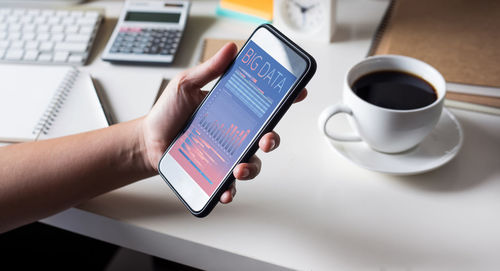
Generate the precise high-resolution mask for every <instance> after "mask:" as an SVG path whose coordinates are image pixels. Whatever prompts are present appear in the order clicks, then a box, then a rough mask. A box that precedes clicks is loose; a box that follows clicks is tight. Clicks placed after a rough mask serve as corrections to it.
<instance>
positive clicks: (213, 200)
mask: <svg viewBox="0 0 500 271" xmlns="http://www.w3.org/2000/svg"><path fill="white" fill-rule="evenodd" d="M262 28H264V29H265V30H267V31H269V32H270V34H272V36H274V37H275V38H277V40H278V41H279V42H280V43H281V44H284V45H285V46H286V47H287V48H288V49H290V50H291V51H293V52H294V53H295V54H296V55H297V56H298V57H300V58H302V59H303V60H304V61H305V68H304V70H303V71H302V72H301V74H300V76H298V77H297V80H296V81H295V82H294V84H293V85H292V86H291V87H290V90H289V91H288V93H287V94H286V95H285V96H284V97H283V99H282V101H281V102H280V103H279V104H278V106H277V107H276V108H275V109H274V112H273V113H272V114H271V115H270V116H269V117H268V119H267V121H266V123H264V125H263V126H262V127H261V128H260V129H259V131H258V132H257V134H256V136H255V137H254V138H253V140H252V141H251V142H250V144H249V145H248V147H247V148H246V149H245V151H244V152H243V153H242V155H241V156H240V158H239V159H238V160H237V161H236V163H235V164H234V165H233V166H232V167H231V169H230V170H229V172H228V173H227V174H226V177H225V178H224V180H223V181H222V182H221V184H220V185H219V186H218V187H217V189H216V190H215V191H214V193H212V195H211V196H209V197H208V200H207V201H206V203H205V204H204V205H203V207H202V208H201V209H200V210H195V209H193V208H192V207H191V205H190V204H189V203H188V202H187V201H186V200H185V198H184V196H183V195H181V193H179V192H178V189H176V187H175V186H174V185H173V184H171V182H170V181H169V180H168V178H167V177H166V176H165V174H164V173H163V172H162V170H161V169H162V163H163V161H164V160H165V157H166V155H167V154H168V152H169V151H170V149H171V147H172V146H173V145H174V143H175V142H176V141H177V139H178V138H179V137H180V136H181V135H182V134H183V133H184V132H185V130H186V128H187V127H189V125H190V124H191V122H192V121H193V119H194V116H195V115H196V113H197V112H198V111H199V109H200V108H201V106H202V105H203V104H204V103H205V101H206V99H207V98H208V97H209V95H210V93H209V94H208V95H207V96H206V97H205V99H204V100H203V101H202V102H201V103H200V105H199V106H198V108H196V110H195V111H194V113H193V114H192V115H191V117H190V118H189V120H188V121H187V123H186V125H185V129H183V130H182V131H181V132H180V133H179V134H178V135H177V136H176V138H175V139H174V140H173V141H172V143H171V144H170V146H169V147H168V148H167V150H166V151H165V152H164V154H163V155H162V157H161V159H160V161H159V163H158V171H159V173H160V175H161V176H162V178H163V179H164V181H165V182H166V183H167V184H168V185H169V186H170V188H171V189H172V190H173V191H174V192H175V194H176V195H177V197H179V199H180V200H181V201H182V202H183V204H184V205H185V206H186V207H187V208H188V209H189V211H190V212H191V213H192V214H193V215H195V216H197V217H203V216H206V215H208V213H210V211H211V210H212V209H213V208H214V207H215V205H216V204H217V202H218V201H219V198H220V196H221V195H222V193H223V192H224V191H226V190H227V189H228V187H229V185H230V184H231V183H232V182H233V181H234V179H235V178H234V175H233V174H232V171H233V170H234V167H236V165H238V164H239V163H241V162H244V161H248V159H249V158H250V157H251V156H252V155H253V154H254V153H255V152H256V151H257V149H258V141H259V140H260V138H261V137H262V135H264V134H265V133H267V132H269V131H271V130H272V129H273V128H274V126H275V125H276V124H277V123H278V121H279V120H280V119H281V117H282V116H283V115H284V113H285V112H286V111H287V110H288V108H289V107H290V105H291V104H292V103H293V101H294V100H295V98H296V97H297V96H298V94H299V93H300V91H301V90H302V89H303V88H304V87H305V85H306V84H307V82H309V80H310V79H311V77H312V76H313V74H314V72H315V71H316V62H315V60H314V58H313V57H312V56H310V55H309V54H308V53H307V52H305V51H304V50H303V49H301V48H300V47H299V46H297V45H296V44H295V43H293V42H292V41H291V40H289V39H288V38H287V37H286V36H284V35H283V34H282V33H280V32H279V31H278V30H277V29H276V28H274V27H273V26H272V25H269V24H263V25H260V26H259V27H257V28H256V29H255V30H254V31H253V32H252V34H251V35H250V37H249V38H248V40H247V41H246V42H245V44H244V45H243V46H242V49H243V48H245V47H246V45H247V43H248V42H249V41H250V40H252V38H253V37H254V35H255V34H256V33H257V31H259V30H260V29H262ZM262 49H264V50H266V48H262ZM241 52H242V51H241V50H240V51H239V52H238V54H237V56H239V55H240V54H241ZM268 53H269V52H268ZM237 56H236V57H235V59H236V58H237ZM280 63H281V62H280ZM233 65H234V60H233V62H232V63H231V64H230V65H229V66H228V68H227V69H226V71H225V72H224V74H225V73H226V72H227V71H228V70H229V69H230V68H231V67H232V66H233ZM221 78H222V76H221ZM221 78H219V80H218V81H217V83H216V84H215V85H214V87H213V88H212V90H213V89H215V88H216V87H217V86H218V84H219V82H220V80H221ZM179 167H180V165H179ZM191 179H192V178H191ZM192 181H193V183H194V184H196V182H195V181H194V180H192Z"/></svg>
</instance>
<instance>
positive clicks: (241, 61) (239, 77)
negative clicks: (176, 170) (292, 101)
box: [169, 41, 296, 195]
mask: <svg viewBox="0 0 500 271" xmlns="http://www.w3.org/2000/svg"><path fill="white" fill-rule="evenodd" d="M295 80H296V77H295V76H294V75H293V74H292V73H291V72H289V71H288V70H287V69H285V68H284V67H283V66H281V64H279V63H278V62H277V61H276V60H274V59H273V58H272V57H271V56H269V55H268V54H267V53H266V52H264V50H262V48H260V47H259V46H258V45H257V44H255V43H254V42H252V41H249V42H248V43H247V45H246V46H245V47H244V48H243V51H242V52H241V53H240V54H239V56H238V58H237V59H236V61H235V62H234V64H233V65H232V66H231V68H230V69H229V72H228V73H226V74H225V75H224V76H223V77H222V79H221V80H220V82H219V84H218V85H217V87H216V88H215V89H214V90H213V91H212V92H211V93H210V96H209V97H208V98H207V100H206V102H205V104H204V105H203V107H202V108H200V110H199V111H198V112H197V114H196V116H195V117H194V119H193V121H192V122H191V124H190V126H189V127H188V128H187V129H186V131H185V132H184V134H183V135H182V136H181V137H179V139H178V140H177V141H176V143H175V144H174V146H173V147H172V148H171V149H170V151H169V154H170V155H172V157H173V158H174V159H175V160H176V161H177V162H178V163H179V165H181V166H182V168H183V169H184V170H185V171H186V172H187V173H188V174H189V175H190V176H191V177H192V178H193V179H194V180H195V181H196V182H197V183H198V184H199V185H200V187H201V188H202V189H203V190H204V191H205V192H206V193H207V194H208V195H211V194H212V193H213V191H215V189H216V188H217V187H218V185H219V184H220V182H221V181H222V180H223V178H224V176H225V175H226V173H227V172H228V170H230V169H231V168H232V166H233V165H234V163H235V162H236V161H237V159H238V158H239V157H240V156H241V154H242V153H243V151H244V150H245V146H247V145H248V144H249V143H250V141H251V140H252V138H254V137H255V135H256V134H257V133H258V131H259V128H260V127H261V126H262V124H263V123H264V122H265V121H266V120H267V119H268V118H269V116H270V115H271V114H272V112H273V109H274V108H276V106H277V105H278V104H279V103H280V101H281V100H282V99H283V98H284V96H285V95H286V94H287V92H288V91H289V90H290V88H291V86H292V85H293V84H294V82H295Z"/></svg>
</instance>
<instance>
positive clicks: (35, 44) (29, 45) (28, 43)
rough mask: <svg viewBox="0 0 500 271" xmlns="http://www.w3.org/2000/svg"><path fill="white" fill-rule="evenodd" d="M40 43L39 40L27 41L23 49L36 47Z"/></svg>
mask: <svg viewBox="0 0 500 271" xmlns="http://www.w3.org/2000/svg"><path fill="white" fill-rule="evenodd" d="M39 44H40V42H39V41H36V40H34V41H27V42H26V44H25V45H24V48H25V49H38V45H39Z"/></svg>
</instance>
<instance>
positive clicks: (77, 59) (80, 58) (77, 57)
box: [68, 55, 83, 64]
mask: <svg viewBox="0 0 500 271" xmlns="http://www.w3.org/2000/svg"><path fill="white" fill-rule="evenodd" d="M68 62H69V63H74V64H80V63H82V62H83V55H71V56H70V57H69V59H68Z"/></svg>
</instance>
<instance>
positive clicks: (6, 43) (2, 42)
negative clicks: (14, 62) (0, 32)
mask: <svg viewBox="0 0 500 271" xmlns="http://www.w3.org/2000/svg"><path fill="white" fill-rule="evenodd" d="M9 45H10V40H0V49H5V48H8V47H9Z"/></svg>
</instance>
